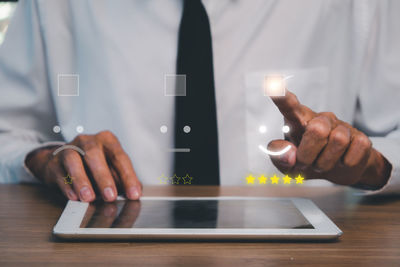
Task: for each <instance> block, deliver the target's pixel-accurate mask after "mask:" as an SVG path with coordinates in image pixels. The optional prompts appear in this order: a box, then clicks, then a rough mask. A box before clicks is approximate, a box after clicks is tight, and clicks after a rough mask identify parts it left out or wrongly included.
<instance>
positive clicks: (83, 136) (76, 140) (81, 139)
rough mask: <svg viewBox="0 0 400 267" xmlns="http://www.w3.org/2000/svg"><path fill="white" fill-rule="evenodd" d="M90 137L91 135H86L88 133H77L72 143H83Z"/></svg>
mask: <svg viewBox="0 0 400 267" xmlns="http://www.w3.org/2000/svg"><path fill="white" fill-rule="evenodd" d="M88 138H89V136H88V135H86V134H79V135H77V136H76V137H75V138H74V140H73V142H72V143H77V144H82V143H84V142H85V141H86V140H87V139H88Z"/></svg>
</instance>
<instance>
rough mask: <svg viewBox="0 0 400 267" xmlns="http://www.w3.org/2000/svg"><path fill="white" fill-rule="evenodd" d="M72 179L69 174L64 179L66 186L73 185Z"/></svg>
mask: <svg viewBox="0 0 400 267" xmlns="http://www.w3.org/2000/svg"><path fill="white" fill-rule="evenodd" d="M72 179H73V178H72V177H71V176H70V175H69V174H67V176H66V177H64V184H72Z"/></svg>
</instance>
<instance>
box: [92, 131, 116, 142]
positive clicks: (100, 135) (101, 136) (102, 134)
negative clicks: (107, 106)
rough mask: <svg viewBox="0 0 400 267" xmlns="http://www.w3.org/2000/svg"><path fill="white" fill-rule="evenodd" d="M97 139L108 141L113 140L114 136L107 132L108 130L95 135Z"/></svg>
mask: <svg viewBox="0 0 400 267" xmlns="http://www.w3.org/2000/svg"><path fill="white" fill-rule="evenodd" d="M96 135H97V136H98V137H100V138H102V139H106V140H110V139H115V135H114V134H113V133H112V132H111V131H109V130H104V131H101V132H99V133H98V134H96Z"/></svg>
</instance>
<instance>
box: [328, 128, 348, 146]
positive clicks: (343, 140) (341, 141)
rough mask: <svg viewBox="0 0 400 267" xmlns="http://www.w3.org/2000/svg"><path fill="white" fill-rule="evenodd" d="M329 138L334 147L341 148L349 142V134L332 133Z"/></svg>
mask: <svg viewBox="0 0 400 267" xmlns="http://www.w3.org/2000/svg"><path fill="white" fill-rule="evenodd" d="M330 138H331V140H332V143H333V144H334V145H338V146H342V147H343V146H346V145H348V143H349V142H350V137H349V134H348V133H346V132H345V131H341V130H336V131H332V133H331V135H330Z"/></svg>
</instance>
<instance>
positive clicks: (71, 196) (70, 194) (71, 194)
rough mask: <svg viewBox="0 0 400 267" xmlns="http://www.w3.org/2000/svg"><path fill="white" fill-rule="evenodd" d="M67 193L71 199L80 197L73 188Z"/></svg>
mask: <svg viewBox="0 0 400 267" xmlns="http://www.w3.org/2000/svg"><path fill="white" fill-rule="evenodd" d="M67 195H68V198H69V199H70V200H77V199H78V196H77V195H76V194H75V192H74V191H72V190H68V192H67Z"/></svg>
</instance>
